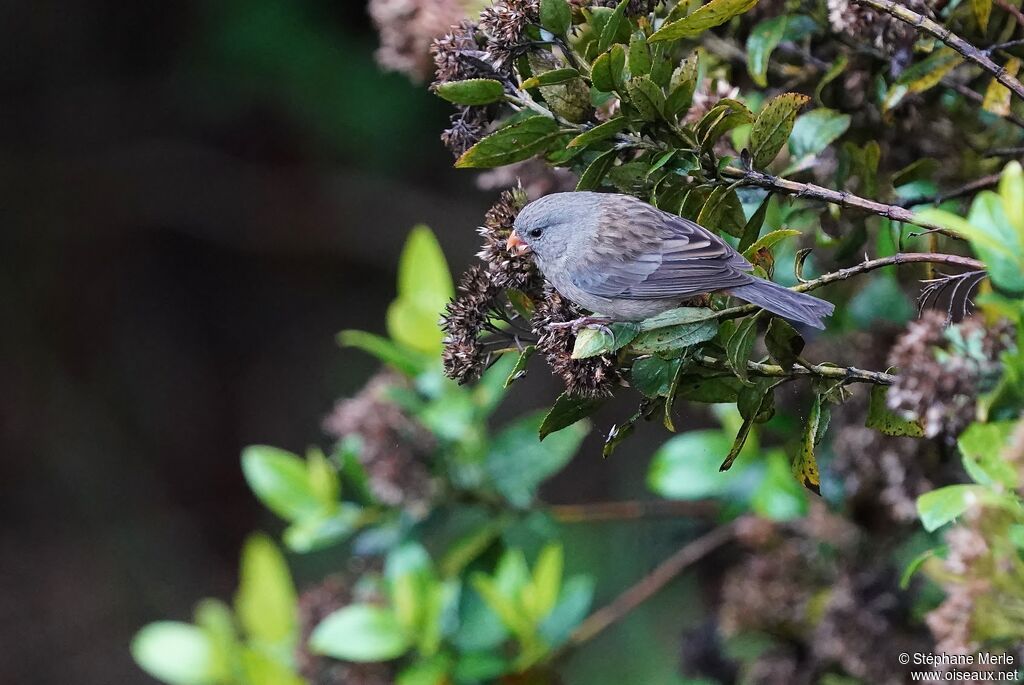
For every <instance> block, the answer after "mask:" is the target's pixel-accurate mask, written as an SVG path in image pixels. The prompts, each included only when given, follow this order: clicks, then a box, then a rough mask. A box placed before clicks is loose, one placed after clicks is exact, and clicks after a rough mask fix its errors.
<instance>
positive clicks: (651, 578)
mask: <svg viewBox="0 0 1024 685" xmlns="http://www.w3.org/2000/svg"><path fill="white" fill-rule="evenodd" d="M742 520H743V519H736V520H735V521H732V522H731V523H728V524H726V525H724V526H720V527H718V528H715V529H714V530H712V531H711V532H710V533H707V534H705V535H703V536H701V537H699V538H697V539H696V540H694V541H692V542H690V543H688V544H686V545H685V546H683V547H682V548H681V549H680V550H679V551H677V552H676V553H675V554H673V555H672V556H670V557H669V558H668V559H666V560H665V561H663V562H661V563H660V564H659V565H658V566H657V567H655V569H654V570H653V571H651V573H650V574H648V575H646V576H644V577H643V578H641V579H640V580H639V581H637V583H636V584H634V585H633V586H632V587H630V588H629V589H627V590H626V591H625V592H623V593H622V594H621V595H619V596H618V597H616V598H615V599H614V600H612V602H611V603H610V604H608V605H606V606H604V607H602V608H600V609H598V610H597V611H595V612H594V613H592V614H591V615H590V616H588V617H587V618H585V619H584V620H583V623H581V624H580V625H579V627H577V628H576V630H575V631H574V632H573V634H572V636H570V637H569V641H568V642H567V643H566V645H565V647H563V650H564V649H566V648H571V647H578V646H579V645H581V644H583V643H584V642H587V641H588V640H590V639H592V638H593V637H595V636H596V635H597V634H598V633H600V632H602V631H603V630H604V629H605V628H607V627H608V626H610V625H612V624H614V623H616V622H618V621H621V620H622V619H623V618H625V617H626V616H627V615H628V614H629V613H630V612H631V611H633V609H636V608H637V607H638V606H640V605H641V604H643V603H644V602H645V601H647V600H648V599H650V598H651V597H653V596H654V595H656V594H657V593H658V592H659V591H660V590H661V589H662V588H664V587H665V586H666V585H668V584H669V582H671V581H672V580H673V579H674V578H675V577H676V576H678V575H679V574H680V573H682V572H683V571H685V570H686V569H687V568H689V567H690V566H692V565H694V564H695V563H697V562H698V561H700V560H701V559H703V558H704V557H706V556H707V555H709V554H711V553H712V552H714V551H715V550H716V549H718V548H719V547H721V546H722V545H724V544H726V543H728V542H730V541H732V540H733V539H734V538H735V537H736V529H737V527H738V526H739V524H740V522H741V521H742ZM561 651H562V650H559V652H561Z"/></svg>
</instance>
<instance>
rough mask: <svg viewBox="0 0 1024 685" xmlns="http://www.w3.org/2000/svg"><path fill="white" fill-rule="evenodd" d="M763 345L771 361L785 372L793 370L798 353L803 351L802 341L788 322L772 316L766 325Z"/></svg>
mask: <svg viewBox="0 0 1024 685" xmlns="http://www.w3.org/2000/svg"><path fill="white" fill-rule="evenodd" d="M764 344H765V346H766V347H767V348H768V354H770V355H771V357H772V359H774V360H775V362H776V363H777V364H778V365H779V366H781V367H782V368H783V369H785V370H786V371H791V370H792V369H793V365H794V364H795V363H796V361H797V359H798V358H799V357H800V353H801V352H803V351H804V339H803V338H802V337H801V336H800V334H799V333H797V332H796V329H794V328H793V326H792V325H790V323H789V322H788V321H786V320H785V319H782V318H779V317H777V316H773V317H772V320H771V321H770V322H769V323H768V332H767V333H765V336H764Z"/></svg>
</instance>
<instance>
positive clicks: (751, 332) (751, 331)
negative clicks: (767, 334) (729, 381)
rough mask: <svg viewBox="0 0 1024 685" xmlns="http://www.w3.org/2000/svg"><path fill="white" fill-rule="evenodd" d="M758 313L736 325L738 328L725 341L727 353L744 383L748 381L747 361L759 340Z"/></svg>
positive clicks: (737, 374)
mask: <svg viewBox="0 0 1024 685" xmlns="http://www.w3.org/2000/svg"><path fill="white" fill-rule="evenodd" d="M757 319H758V315H756V314H755V315H754V316H749V317H747V318H745V319H743V320H742V321H740V323H739V324H738V325H737V326H736V330H735V331H733V334H732V335H730V336H729V339H728V340H727V341H726V342H725V353H726V356H727V357H728V358H729V365H730V366H732V370H733V372H734V373H735V374H736V376H737V377H739V378H740V379H741V380H742V381H743V382H744V383H746V382H747V362H748V361H750V353H751V351H753V349H754V343H755V342H756V341H757Z"/></svg>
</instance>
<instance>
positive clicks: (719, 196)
mask: <svg viewBox="0 0 1024 685" xmlns="http://www.w3.org/2000/svg"><path fill="white" fill-rule="evenodd" d="M697 223H698V224H700V225H701V226H704V227H705V228H709V229H711V230H713V231H717V232H725V233H728V234H729V235H731V236H734V237H736V238H739V237H740V236H742V235H743V229H744V227H745V226H746V223H747V217H746V216H745V215H744V214H743V204H742V203H741V202H740V198H739V195H737V194H736V191H735V190H734V189H732V188H730V187H727V186H716V187H715V189H714V190H713V191H711V195H709V196H708V199H707V201H706V202H705V203H704V207H702V208H701V210H700V214H698V215H697Z"/></svg>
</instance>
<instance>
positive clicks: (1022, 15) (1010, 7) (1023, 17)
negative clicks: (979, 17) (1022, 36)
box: [996, 0, 1024, 26]
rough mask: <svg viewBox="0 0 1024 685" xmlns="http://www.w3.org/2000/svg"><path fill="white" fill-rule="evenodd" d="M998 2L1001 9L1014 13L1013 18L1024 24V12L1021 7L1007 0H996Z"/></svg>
mask: <svg viewBox="0 0 1024 685" xmlns="http://www.w3.org/2000/svg"><path fill="white" fill-rule="evenodd" d="M996 4H997V5H999V7H1000V9H1002V10H1003V11H1004V12H1008V13H1009V14H1012V15H1013V18H1014V19H1016V20H1017V23H1018V24H1020V25H1021V26H1024V12H1021V11H1020V8H1019V7H1017V6H1016V5H1014V4H1013V3H1010V2H1007V1H1006V0H996Z"/></svg>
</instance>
